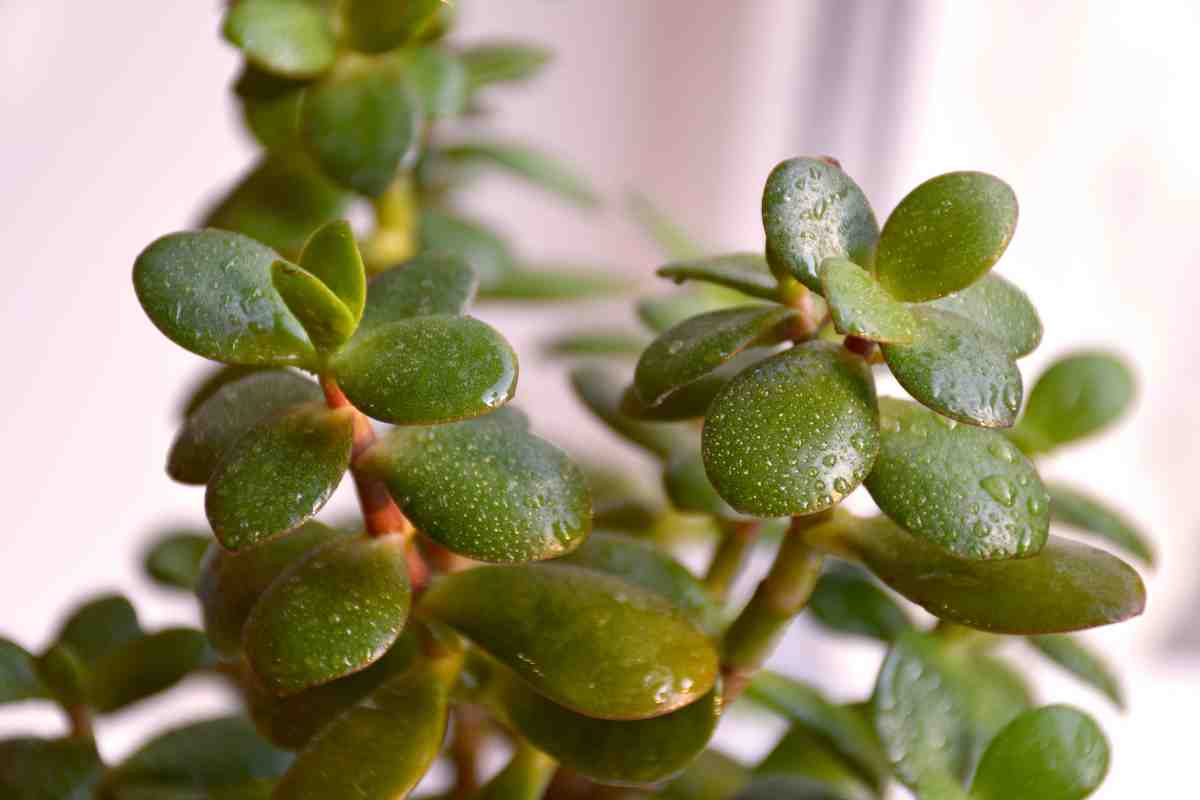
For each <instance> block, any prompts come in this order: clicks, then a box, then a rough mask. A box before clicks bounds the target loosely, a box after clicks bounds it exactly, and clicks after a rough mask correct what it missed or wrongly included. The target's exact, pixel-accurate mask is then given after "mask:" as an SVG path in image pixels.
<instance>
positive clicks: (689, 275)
mask: <svg viewBox="0 0 1200 800" xmlns="http://www.w3.org/2000/svg"><path fill="white" fill-rule="evenodd" d="M655 274H656V275H659V276H661V277H663V278H670V279H671V280H673V281H675V282H676V283H683V282H684V281H703V282H705V283H715V284H716V285H718V286H724V287H726V288H729V289H733V290H735V291H738V292H741V293H742V294H745V295H749V296H750V297H759V298H762V299H763V300H778V299H779V284H778V282H777V281H776V280H775V276H774V275H772V274H771V268H770V267H769V266H767V260H766V259H765V258H764V257H763V256H761V255H759V254H758V253H729V254H728V255H723V256H709V257H707V258H696V259H689V260H687V261H674V262H672V263H670V264H667V265H665V266H662V267H659V268H658V270H656V272H655Z"/></svg>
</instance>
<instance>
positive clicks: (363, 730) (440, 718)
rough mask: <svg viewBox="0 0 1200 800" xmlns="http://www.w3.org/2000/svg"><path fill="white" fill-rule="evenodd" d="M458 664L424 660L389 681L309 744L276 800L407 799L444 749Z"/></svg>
mask: <svg viewBox="0 0 1200 800" xmlns="http://www.w3.org/2000/svg"><path fill="white" fill-rule="evenodd" d="M446 662H450V663H446ZM456 665H457V659H446V660H444V661H442V662H434V663H433V664H426V663H424V662H422V663H419V664H418V665H417V666H416V667H414V668H413V669H411V670H409V671H408V672H406V673H404V674H402V675H399V676H397V677H395V678H391V679H390V680H388V681H386V682H385V683H383V684H382V685H381V686H379V688H377V689H375V690H374V691H373V692H371V693H370V695H368V696H367V697H366V698H365V699H364V701H363V702H361V703H359V704H358V705H356V706H355V707H354V708H352V709H350V710H349V711H347V712H345V713H344V714H342V715H341V716H339V717H338V718H337V719H335V720H334V721H333V722H332V723H330V724H329V725H328V726H326V727H325V729H324V730H322V731H321V732H320V733H318V734H317V735H316V736H314V737H313V738H312V740H311V741H309V743H308V745H307V746H306V747H305V748H304V749H303V750H302V751H300V754H299V755H298V756H297V757H296V761H295V762H294V763H293V764H292V765H291V767H289V768H288V771H287V773H286V774H285V775H284V776H283V780H281V781H280V782H279V787H278V788H277V789H276V791H275V795H274V797H275V798H276V800H309V798H318V797H320V798H324V797H329V798H333V797H352V796H354V795H355V794H357V795H359V796H360V797H364V798H376V797H378V798H393V797H395V798H402V797H407V796H408V793H409V792H410V791H412V789H413V787H415V786H416V785H417V783H418V782H419V781H420V780H421V778H422V777H423V776H424V775H425V772H426V770H428V769H429V767H430V765H432V764H433V760H434V759H435V758H436V757H437V754H438V750H439V749H440V748H441V745H442V739H443V737H444V736H445V732H446V718H447V712H448V703H449V696H450V688H451V686H452V685H453V682H454V677H455V675H456V674H457V671H456V670H454V669H453V667H454V666H456Z"/></svg>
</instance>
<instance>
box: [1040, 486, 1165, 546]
mask: <svg viewBox="0 0 1200 800" xmlns="http://www.w3.org/2000/svg"><path fill="white" fill-rule="evenodd" d="M1046 490H1047V491H1048V492H1049V493H1050V519H1051V521H1053V522H1059V523H1062V524H1064V525H1070V526H1071V527H1073V528H1078V529H1080V530H1082V531H1086V532H1087V533H1090V534H1092V535H1094V536H1097V537H1099V538H1100V539H1102V540H1103V541H1105V542H1108V543H1109V544H1113V545H1116V546H1117V547H1119V548H1121V549H1122V550H1124V551H1125V552H1126V553H1128V554H1130V555H1132V556H1134V557H1135V558H1139V559H1141V560H1142V561H1143V562H1144V563H1146V564H1147V565H1149V566H1153V565H1154V546H1153V545H1152V544H1151V543H1150V540H1149V539H1147V538H1146V536H1145V534H1143V533H1142V532H1141V531H1140V530H1138V528H1137V526H1135V525H1134V524H1133V523H1132V522H1130V521H1129V520H1128V519H1127V518H1126V517H1125V516H1124V515H1123V514H1121V513H1120V512H1119V511H1117V510H1116V509H1113V508H1109V507H1108V505H1106V504H1105V503H1104V502H1103V501H1101V500H1100V499H1099V498H1096V497H1093V496H1091V495H1089V494H1087V493H1086V492H1083V491H1080V490H1079V489H1075V488H1072V487H1070V486H1067V485H1066V484H1062V483H1051V484H1048V485H1047V486H1046Z"/></svg>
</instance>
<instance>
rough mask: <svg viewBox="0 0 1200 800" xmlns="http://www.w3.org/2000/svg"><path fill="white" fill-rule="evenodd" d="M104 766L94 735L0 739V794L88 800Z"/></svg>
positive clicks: (20, 799)
mask: <svg viewBox="0 0 1200 800" xmlns="http://www.w3.org/2000/svg"><path fill="white" fill-rule="evenodd" d="M103 770H104V764H103V763H102V762H101V761H100V754H99V753H97V752H96V743H95V742H94V741H92V740H91V739H90V738H84V737H79V738H63V739H35V738H34V737H32V736H25V737H21V738H16V739H4V740H3V741H0V795H2V796H4V797H7V798H11V800H60V799H61V800H85V798H89V797H92V794H93V792H92V790H93V788H94V787H95V786H96V784H97V782H98V781H99V779H100V775H101V773H102V772H103Z"/></svg>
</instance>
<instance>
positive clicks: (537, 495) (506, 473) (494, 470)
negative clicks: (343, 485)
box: [358, 409, 591, 563]
mask: <svg viewBox="0 0 1200 800" xmlns="http://www.w3.org/2000/svg"><path fill="white" fill-rule="evenodd" d="M506 412H507V409H502V410H500V411H497V412H495V413H493V414H489V415H488V416H485V417H481V418H479V419H474V420H468V421H467V422H459V423H454V424H450V425H438V426H435V427H430V428H401V429H397V430H394V431H392V432H391V433H389V434H388V435H387V436H386V437H385V438H383V439H382V440H381V441H380V442H379V443H377V444H376V445H375V446H373V447H372V448H371V449H370V450H368V451H367V452H366V453H364V454H363V456H362V457H360V459H359V461H358V465H359V468H360V469H361V470H362V471H363V472H364V474H367V475H371V476H374V477H377V478H380V479H382V480H383V481H384V483H386V484H387V487H388V491H389V492H390V493H391V494H392V496H393V497H394V498H395V499H396V502H397V503H399V504H400V507H401V509H402V510H403V511H404V513H405V514H406V515H407V516H408V517H409V518H410V519H411V520H412V521H413V524H415V525H416V526H417V527H418V528H419V529H420V530H421V532H422V533H424V534H425V535H426V536H429V537H430V538H432V539H433V540H434V541H436V542H438V543H439V544H441V545H442V546H444V547H446V548H448V549H449V550H451V551H453V552H455V553H459V554H460V555H464V556H467V557H469V558H473V559H476V560H478V561H493V562H518V563H519V562H524V561H537V560H541V559H545V558H556V557H558V556H561V555H564V554H565V553H568V552H570V551H571V550H573V549H575V548H576V547H578V546H579V544H580V543H581V542H582V541H583V540H584V538H585V537H586V536H587V535H588V532H589V531H590V530H591V498H590V497H589V494H588V488H587V480H586V478H585V477H584V475H583V472H582V471H581V470H580V469H579V468H578V467H577V466H575V465H574V464H573V463H572V462H571V460H570V459H569V458H567V455H566V454H565V453H564V452H562V451H561V450H559V449H558V448H557V447H555V446H554V445H552V444H550V443H549V442H547V441H545V440H544V439H541V438H539V437H537V436H534V435H533V434H531V433H529V432H528V431H526V430H525V427H524V425H522V424H520V423H517V424H514V421H513V416H512V415H511V414H509V413H506Z"/></svg>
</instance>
